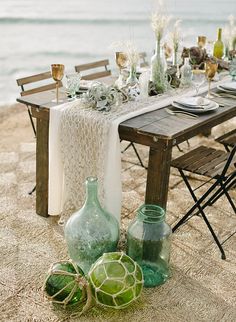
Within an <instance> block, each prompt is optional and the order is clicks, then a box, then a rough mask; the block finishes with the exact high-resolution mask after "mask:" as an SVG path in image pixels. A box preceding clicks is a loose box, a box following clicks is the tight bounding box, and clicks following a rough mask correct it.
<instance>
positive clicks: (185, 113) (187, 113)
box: [165, 107, 199, 118]
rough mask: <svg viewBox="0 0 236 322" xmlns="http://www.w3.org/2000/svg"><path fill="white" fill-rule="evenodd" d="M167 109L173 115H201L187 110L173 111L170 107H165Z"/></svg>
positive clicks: (194, 116)
mask: <svg viewBox="0 0 236 322" xmlns="http://www.w3.org/2000/svg"><path fill="white" fill-rule="evenodd" d="M165 111H166V112H167V113H169V114H171V115H177V114H180V115H181V114H182V115H184V116H188V117H190V118H198V117H199V116H198V115H196V114H193V113H189V112H185V111H173V110H170V109H169V108H168V107H166V108H165Z"/></svg>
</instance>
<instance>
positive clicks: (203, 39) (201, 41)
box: [197, 36, 206, 49]
mask: <svg viewBox="0 0 236 322" xmlns="http://www.w3.org/2000/svg"><path fill="white" fill-rule="evenodd" d="M197 44H198V47H199V48H201V49H203V48H204V47H205V46H206V36H198V37H197Z"/></svg>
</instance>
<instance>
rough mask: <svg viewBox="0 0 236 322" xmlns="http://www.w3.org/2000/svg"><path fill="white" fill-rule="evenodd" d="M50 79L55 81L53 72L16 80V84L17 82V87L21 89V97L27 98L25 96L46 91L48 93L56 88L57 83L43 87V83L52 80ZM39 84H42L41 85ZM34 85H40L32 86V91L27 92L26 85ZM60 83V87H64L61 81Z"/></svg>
mask: <svg viewBox="0 0 236 322" xmlns="http://www.w3.org/2000/svg"><path fill="white" fill-rule="evenodd" d="M50 79H51V80H53V79H52V74H51V72H50V71H48V72H44V73H40V74H36V75H32V76H27V77H23V78H19V79H17V80H16V82H17V85H18V86H20V87H21V93H20V95H21V96H25V95H30V94H34V93H39V92H44V91H48V90H51V89H54V88H56V82H53V83H49V84H46V85H42V81H46V80H50ZM38 82H40V85H39V83H38ZM34 83H38V84H37V85H38V86H36V87H32V86H31V88H30V89H27V90H26V89H25V86H26V85H32V84H34ZM58 83H59V87H62V86H63V85H62V82H61V81H60V82H58ZM34 85H35V84H34Z"/></svg>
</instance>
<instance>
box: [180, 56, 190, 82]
mask: <svg viewBox="0 0 236 322" xmlns="http://www.w3.org/2000/svg"><path fill="white" fill-rule="evenodd" d="M180 76H181V80H180V84H181V86H183V87H188V86H190V84H191V80H192V68H191V66H190V64H189V57H186V58H184V64H183V66H182V67H181V68H180Z"/></svg>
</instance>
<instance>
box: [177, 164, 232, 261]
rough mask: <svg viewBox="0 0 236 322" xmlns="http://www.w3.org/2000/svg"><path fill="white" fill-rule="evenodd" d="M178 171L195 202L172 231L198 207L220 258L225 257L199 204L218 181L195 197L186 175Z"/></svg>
mask: <svg viewBox="0 0 236 322" xmlns="http://www.w3.org/2000/svg"><path fill="white" fill-rule="evenodd" d="M179 171H180V174H181V176H182V178H183V180H184V182H185V184H186V186H187V188H188V190H189V192H190V194H191V196H192V198H193V200H194V201H195V204H194V205H193V207H192V208H191V209H190V210H189V211H188V212H187V214H185V216H183V217H182V218H181V219H180V220H179V221H178V223H177V224H176V225H175V226H174V227H173V229H172V231H173V232H175V231H176V229H177V228H179V227H180V226H181V225H182V224H183V223H185V222H186V221H187V220H188V219H189V217H190V216H191V214H192V213H193V211H194V210H195V209H196V208H198V210H199V212H200V214H201V216H202V218H203V220H204V222H205V224H206V225H207V227H208V229H209V231H210V233H211V235H212V237H213V239H214V241H215V243H216V245H217V246H218V248H219V250H220V252H221V258H222V259H226V256H225V252H224V249H223V247H222V245H221V243H220V241H219V239H218V238H217V236H216V234H215V232H214V230H213V228H212V226H211V224H210V222H209V221H208V219H207V217H206V214H205V213H204V211H203V207H202V206H201V203H202V202H203V201H204V200H205V199H206V197H207V196H208V195H209V194H210V193H211V192H212V191H213V190H214V189H215V188H216V187H217V185H218V182H215V183H214V184H213V185H212V187H211V188H210V189H208V190H207V191H206V192H205V193H204V194H203V196H202V197H201V198H200V199H197V197H196V196H195V194H194V191H193V189H192V188H191V186H190V184H189V182H188V180H187V178H186V176H185V175H184V173H183V171H182V170H179ZM206 204H207V202H206V203H205V204H204V208H205V207H206Z"/></svg>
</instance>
